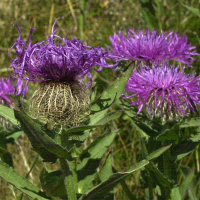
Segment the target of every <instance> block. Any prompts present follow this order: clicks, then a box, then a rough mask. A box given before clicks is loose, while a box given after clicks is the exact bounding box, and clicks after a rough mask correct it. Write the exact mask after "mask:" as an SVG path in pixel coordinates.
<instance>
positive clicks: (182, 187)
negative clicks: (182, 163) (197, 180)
mask: <svg viewBox="0 0 200 200" xmlns="http://www.w3.org/2000/svg"><path fill="white" fill-rule="evenodd" d="M194 175H195V171H194V170H192V171H190V173H189V174H188V175H187V176H186V178H185V179H184V181H183V182H182V183H181V185H180V186H179V191H180V194H181V197H182V199H184V196H185V193H186V191H187V189H188V186H189V185H190V183H191V181H192V179H193V178H194Z"/></svg>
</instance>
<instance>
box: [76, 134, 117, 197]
mask: <svg viewBox="0 0 200 200" xmlns="http://www.w3.org/2000/svg"><path fill="white" fill-rule="evenodd" d="M117 132H118V131H113V132H112V133H108V134H104V135H102V136H100V137H98V138H97V139H96V140H95V141H94V142H93V143H92V144H91V145H90V146H89V147H88V148H87V149H85V150H84V151H83V153H82V154H81V156H80V159H81V163H80V164H79V165H78V166H77V170H78V171H77V172H78V178H79V184H78V191H79V193H82V194H83V193H85V192H86V191H88V190H89V189H90V187H91V183H92V181H93V179H94V177H95V174H96V169H97V168H98V167H99V163H100V161H101V158H102V157H103V155H104V154H105V152H106V151H107V150H108V148H109V147H110V145H111V144H112V142H113V139H114V137H115V136H116V134H117Z"/></svg>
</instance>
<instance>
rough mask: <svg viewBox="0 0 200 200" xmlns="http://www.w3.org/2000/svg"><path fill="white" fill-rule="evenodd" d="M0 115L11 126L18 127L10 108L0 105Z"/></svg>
mask: <svg viewBox="0 0 200 200" xmlns="http://www.w3.org/2000/svg"><path fill="white" fill-rule="evenodd" d="M0 115H1V116H3V117H5V118H6V119H7V120H9V121H10V122H11V123H12V124H14V125H18V122H17V120H16V118H15V115H14V111H13V110H12V109H11V108H8V107H6V106H3V105H0Z"/></svg>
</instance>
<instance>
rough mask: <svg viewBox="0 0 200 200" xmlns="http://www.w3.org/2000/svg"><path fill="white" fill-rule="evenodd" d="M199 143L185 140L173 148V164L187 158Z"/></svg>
mask: <svg viewBox="0 0 200 200" xmlns="http://www.w3.org/2000/svg"><path fill="white" fill-rule="evenodd" d="M198 144H199V143H198V142H192V141H190V140H184V141H182V142H180V143H179V144H177V145H175V146H173V148H172V150H171V159H172V161H173V162H175V161H177V160H180V159H181V158H183V157H185V156H187V155H188V154H189V153H190V152H191V151H193V150H194V149H195V148H196V146H197V145H198Z"/></svg>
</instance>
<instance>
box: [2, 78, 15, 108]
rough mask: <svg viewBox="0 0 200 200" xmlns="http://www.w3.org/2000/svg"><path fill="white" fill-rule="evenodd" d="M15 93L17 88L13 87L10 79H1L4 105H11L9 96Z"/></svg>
mask: <svg viewBox="0 0 200 200" xmlns="http://www.w3.org/2000/svg"><path fill="white" fill-rule="evenodd" d="M14 93H15V88H14V87H13V85H12V82H11V80H10V77H9V78H8V79H7V80H5V79H4V78H1V79H0V101H1V103H3V104H6V105H8V106H9V105H11V100H10V98H9V96H8V95H12V94H14Z"/></svg>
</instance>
